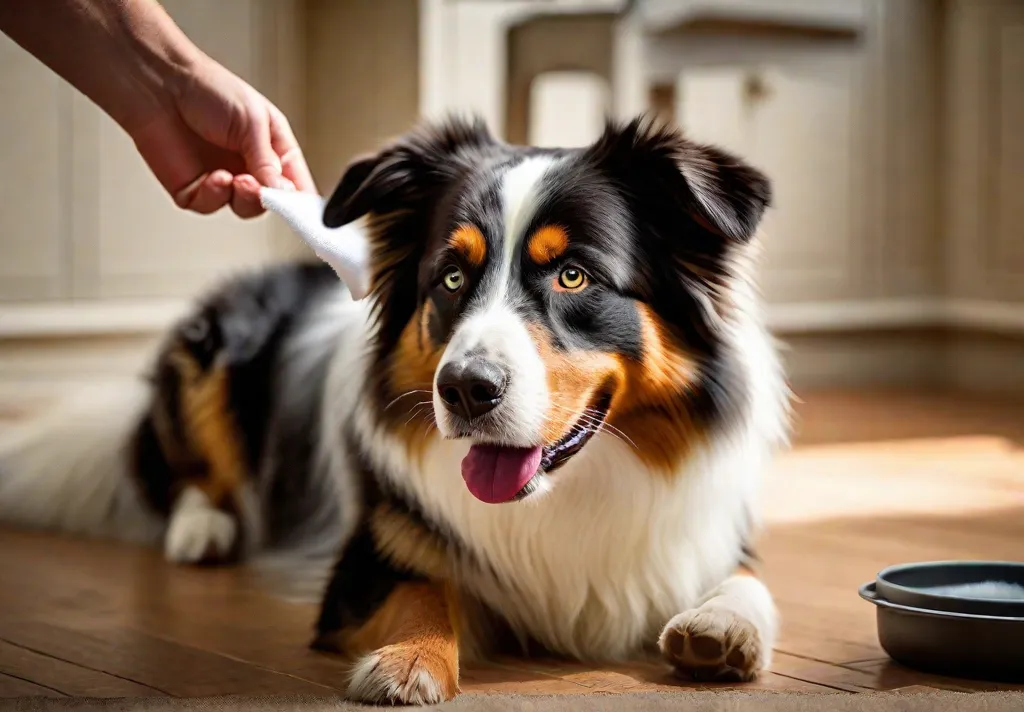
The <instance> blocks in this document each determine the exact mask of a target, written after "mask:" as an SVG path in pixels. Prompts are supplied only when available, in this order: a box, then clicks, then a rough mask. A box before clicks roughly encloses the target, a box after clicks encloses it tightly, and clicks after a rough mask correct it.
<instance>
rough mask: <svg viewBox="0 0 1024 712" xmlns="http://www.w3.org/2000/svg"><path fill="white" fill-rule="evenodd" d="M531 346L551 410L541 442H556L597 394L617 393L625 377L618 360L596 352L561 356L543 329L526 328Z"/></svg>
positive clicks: (584, 412)
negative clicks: (540, 362)
mask: <svg viewBox="0 0 1024 712" xmlns="http://www.w3.org/2000/svg"><path fill="white" fill-rule="evenodd" d="M527 329H528V330H529V332H530V335H531V336H532V337H533V341H534V344H535V345H536V347H537V350H538V352H539V353H540V357H541V360H543V361H544V370H545V371H546V373H547V381H548V391H549V393H550V398H551V406H550V409H549V411H548V414H547V417H546V418H545V423H544V427H543V429H542V432H543V437H544V440H545V441H546V442H548V443H554V442H557V441H558V440H560V439H561V438H562V437H563V436H564V435H565V434H566V433H567V432H568V431H569V429H570V428H571V427H572V426H573V425H575V424H576V422H577V421H578V420H579V419H580V418H582V417H583V416H584V415H585V414H586V409H587V408H588V407H589V406H590V405H591V404H592V403H593V402H594V401H595V400H596V399H597V397H598V396H599V395H600V393H599V390H600V389H602V388H606V389H607V390H609V392H612V393H614V392H616V391H618V390H619V389H620V388H621V387H622V384H623V380H624V378H625V373H624V371H623V369H622V366H621V364H620V363H619V361H618V359H616V358H615V357H614V356H613V355H611V354H605V353H600V352H587V351H583V352H581V351H573V352H569V353H562V352H559V351H557V350H556V349H555V348H554V347H553V346H552V345H551V337H550V335H549V334H548V333H547V330H546V329H544V327H542V326H539V325H536V324H530V325H528V326H527Z"/></svg>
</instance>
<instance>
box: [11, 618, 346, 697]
mask: <svg viewBox="0 0 1024 712" xmlns="http://www.w3.org/2000/svg"><path fill="white" fill-rule="evenodd" d="M0 638H2V639H3V640H7V641H9V642H13V643H14V644H16V645H19V646H21V647H24V648H28V649H29V650H33V651H38V652H40V653H43V654H46V655H49V656H52V657H56V658H59V659H61V660H65V661H67V662H70V663H73V664H76V665H79V666H81V667H85V668H88V669H90V670H96V671H98V672H104V673H108V674H110V675H115V676H117V677H120V678H124V679H126V680H131V681H133V682H136V683H138V684H141V685H145V686H147V687H150V688H153V689H154V690H158V691H160V692H163V693H166V694H169V695H174V696H181V697H201V696H205V695H218V694H220V695H224V694H228V695H231V694H248V695H258V694H282V695H283V694H324V693H325V692H328V691H329V690H327V689H325V688H324V687H322V686H320V685H315V684H313V683H310V682H307V681H305V680H300V679H298V678H294V677H291V676H289V675H285V674H282V673H279V672H275V671H272V670H266V669H263V668H258V667H255V666H253V665H249V664H247V663H243V662H241V661H238V660H232V659H230V658H226V657H223V656H220V655H214V654H212V653H208V652H206V651H203V650H199V649H195V648H187V647H184V646H180V645H177V644H175V643H170V642H167V641H165V640H161V639H160V638H155V637H153V636H149V635H146V634H144V633H139V632H137V631H133V630H128V629H103V630H93V631H88V632H86V631H80V630H73V629H70V628H63V627H57V626H54V625H50V624H49V623H44V622H41V621H32V620H21V621H2V622H0Z"/></svg>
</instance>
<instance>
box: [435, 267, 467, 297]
mask: <svg viewBox="0 0 1024 712" xmlns="http://www.w3.org/2000/svg"><path fill="white" fill-rule="evenodd" d="M441 282H442V283H443V284H444V288H445V289H447V290H448V291H449V292H452V293H455V292H457V291H459V290H460V289H462V284H463V282H465V277H463V276H462V270H460V269H459V268H458V267H451V268H449V269H448V271H447V272H445V273H444V277H443V278H442V279H441Z"/></svg>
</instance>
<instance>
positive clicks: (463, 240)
mask: <svg viewBox="0 0 1024 712" xmlns="http://www.w3.org/2000/svg"><path fill="white" fill-rule="evenodd" d="M448 244H449V245H451V247H452V249H454V250H457V251H458V252H459V253H461V254H462V256H463V257H465V258H466V261H467V262H469V264H471V265H473V266H474V267H479V266H480V265H482V264H483V263H484V258H485V257H487V240H486V239H484V234H483V233H482V232H480V228H478V227H476V226H475V225H459V226H458V227H457V228H455V230H454V232H452V234H451V235H449V237H448Z"/></svg>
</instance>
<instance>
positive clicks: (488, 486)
mask: <svg viewBox="0 0 1024 712" xmlns="http://www.w3.org/2000/svg"><path fill="white" fill-rule="evenodd" d="M541 452H542V450H541V448H539V447H534V448H518V447H498V446H496V445H474V446H473V447H471V448H470V449H469V454H468V455H466V457H465V459H463V461H462V479H464V480H465V481H466V487H468V488H469V491H470V492H471V493H472V494H473V496H474V497H476V498H477V499H479V500H480V501H481V502H487V503H488V504H497V503H499V502H508V501H509V500H510V499H512V498H513V497H515V496H516V495H517V494H519V490H521V489H522V488H523V487H525V486H526V483H527V482H529V481H530V480H531V479H533V476H534V475H535V474H537V468H538V467H540V457H541Z"/></svg>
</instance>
